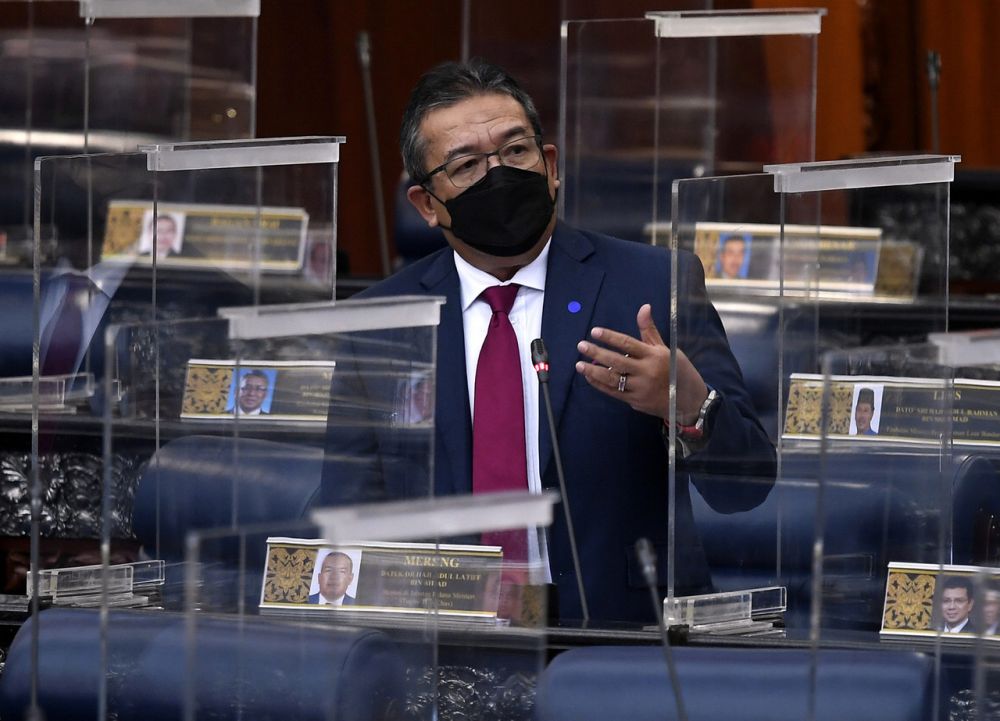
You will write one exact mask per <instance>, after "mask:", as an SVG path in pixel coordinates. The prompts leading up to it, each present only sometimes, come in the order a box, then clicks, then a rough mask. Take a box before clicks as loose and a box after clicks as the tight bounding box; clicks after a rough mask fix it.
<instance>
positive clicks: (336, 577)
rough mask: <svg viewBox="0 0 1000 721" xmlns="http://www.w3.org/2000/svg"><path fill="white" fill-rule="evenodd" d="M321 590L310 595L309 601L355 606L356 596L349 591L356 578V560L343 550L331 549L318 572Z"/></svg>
mask: <svg viewBox="0 0 1000 721" xmlns="http://www.w3.org/2000/svg"><path fill="white" fill-rule="evenodd" d="M316 580H317V585H318V586H319V590H318V591H317V592H316V593H312V594H310V595H309V603H318V604H326V605H329V606H353V605H354V596H350V595H348V593H347V589H348V588H350V587H351V582H352V581H353V580H354V562H353V561H351V557H350V556H348V555H347V554H346V553H343V552H342V551H330V552H329V553H328V554H326V556H325V557H324V558H323V561H322V562H321V564H320V567H319V573H317V574H316Z"/></svg>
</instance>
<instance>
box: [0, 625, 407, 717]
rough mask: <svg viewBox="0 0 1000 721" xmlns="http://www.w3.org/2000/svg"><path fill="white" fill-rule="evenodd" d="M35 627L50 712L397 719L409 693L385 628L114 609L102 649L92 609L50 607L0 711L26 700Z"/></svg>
mask: <svg viewBox="0 0 1000 721" xmlns="http://www.w3.org/2000/svg"><path fill="white" fill-rule="evenodd" d="M36 631H37V633H38V659H39V663H38V676H37V681H38V703H39V706H40V707H41V709H42V710H43V712H44V714H45V716H44V718H46V719H47V720H48V721H59V720H60V719H67V721H76V720H77V719H86V718H91V719H96V718H100V716H99V713H98V711H99V699H100V697H101V684H102V683H105V684H106V690H105V693H106V695H105V699H106V701H105V703H106V706H105V708H104V710H105V717H106V718H115V719H118V720H119V721H129V720H131V719H135V720H136V721H140V720H141V721H159V720H160V719H162V720H164V721H166V720H168V719H170V720H174V719H180V718H184V717H185V715H184V713H185V710H186V709H187V708H190V709H192V710H193V711H194V713H193V715H192V716H191V717H192V718H212V719H219V720H220V721H221V720H225V719H234V720H235V719H240V718H252V719H258V720H261V721H264V720H267V719H275V721H277V720H278V719H281V720H282V721H283V720H284V719H297V720H303V721H304V720H306V719H315V720H316V721H322V720H326V719H337V720H338V721H341V720H343V721H348V720H352V721H354V720H356V721H368V720H373V721H374V720H376V719H388V718H393V717H394V715H395V714H398V712H399V707H400V705H401V704H402V703H403V699H404V698H405V690H404V688H405V670H404V662H403V655H402V654H401V653H400V649H399V648H398V647H397V645H396V644H395V643H394V642H393V641H391V640H390V639H389V638H388V637H387V636H386V635H385V634H383V633H381V632H378V631H372V630H367V629H359V628H350V627H342V626H340V627H332V626H318V625H315V624H311V625H302V624H300V625H296V624H291V623H282V622H274V621H268V620H265V619H261V618H247V617H240V616H231V617H226V616H212V615H203V614H198V615H195V616H185V615H184V614H178V613H171V612H166V611H127V610H115V609H112V610H110V611H108V615H107V625H106V635H105V636H104V637H105V638H106V643H107V655H106V656H104V657H102V646H101V638H102V624H101V614H100V612H99V611H98V610H96V609H57V608H52V609H49V610H45V611H43V612H42V613H41V614H39V616H38V617H37V619H30V620H29V621H28V622H26V623H25V624H24V625H23V626H22V627H21V629H20V631H19V632H18V634H17V636H16V637H15V638H14V642H13V644H12V645H11V648H10V651H9V653H8V656H7V662H6V668H5V671H4V673H3V675H2V676H0V717H2V718H3V719H4V721H20V719H22V718H26V716H25V712H26V709H27V708H28V705H29V702H30V692H31V636H32V634H33V633H34V632H36Z"/></svg>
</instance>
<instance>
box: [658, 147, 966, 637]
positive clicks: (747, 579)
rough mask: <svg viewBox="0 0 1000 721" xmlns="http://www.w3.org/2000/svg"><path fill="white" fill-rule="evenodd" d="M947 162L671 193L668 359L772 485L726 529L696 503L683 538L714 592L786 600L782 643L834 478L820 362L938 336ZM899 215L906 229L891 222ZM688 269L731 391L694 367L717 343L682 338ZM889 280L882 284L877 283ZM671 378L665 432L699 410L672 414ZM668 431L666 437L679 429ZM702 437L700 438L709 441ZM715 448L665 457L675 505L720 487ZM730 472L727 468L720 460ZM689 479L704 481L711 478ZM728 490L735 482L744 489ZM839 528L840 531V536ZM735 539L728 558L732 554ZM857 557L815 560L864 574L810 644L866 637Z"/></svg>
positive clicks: (800, 599)
mask: <svg viewBox="0 0 1000 721" xmlns="http://www.w3.org/2000/svg"><path fill="white" fill-rule="evenodd" d="M955 161H956V158H954V157H952V156H905V157H899V158H885V159H877V160H859V161H844V162H840V163H816V164H803V165H793V166H774V167H768V168H767V170H768V172H767V173H765V174H761V175H748V176H731V177H722V178H700V179H690V180H680V181H676V182H675V183H674V192H673V200H674V209H673V216H674V218H673V226H672V227H673V233H672V235H673V241H674V243H673V249H674V259H675V262H674V265H673V267H674V268H675V269H676V270H675V277H674V278H672V279H671V280H672V284H671V287H672V288H674V289H675V291H674V292H673V293H672V294H671V303H672V312H671V326H672V327H671V328H670V340H669V344H670V346H671V350H672V353H673V355H674V357H675V358H676V357H677V354H678V351H683V352H684V353H685V354H686V355H687V356H688V358H689V359H690V360H691V361H692V362H693V365H694V367H695V368H696V369H698V370H699V372H700V373H701V375H702V377H703V379H704V381H705V382H706V384H707V385H708V386H710V387H712V388H714V389H715V390H717V391H719V393H720V395H722V396H723V398H724V401H723V405H722V406H721V407H720V409H719V410H718V411H716V412H717V413H718V414H719V415H718V416H717V422H719V420H718V419H721V420H722V421H723V422H724V423H726V425H724V426H719V427H720V428H723V429H724V431H723V432H724V434H725V436H726V437H727V439H728V440H729V441H730V442H731V441H732V439H733V437H734V434H733V432H734V428H743V429H744V430H745V429H747V428H751V429H752V428H755V426H754V425H753V424H752V423H751V422H750V421H747V420H745V419H744V423H743V425H742V426H735V427H734V426H733V425H732V418H731V417H727V416H725V415H723V414H722V409H723V408H725V407H726V406H727V405H728V406H730V410H732V408H734V407H737V408H741V409H742V408H746V407H750V408H753V409H754V411H755V413H756V415H757V416H758V417H759V418H760V419H761V420H762V422H763V424H764V428H765V429H766V433H767V435H768V436H769V437H770V439H771V441H772V442H774V443H775V445H776V447H777V451H778V454H777V464H776V468H775V469H773V470H772V474H771V477H772V478H776V480H775V485H774V487H773V488H772V489H771V490H770V493H769V494H768V495H767V497H766V499H765V500H764V501H763V502H762V503H760V504H759V505H758V506H756V507H753V508H747V509H741V510H744V511H745V512H744V513H743V514H742V515H741V514H737V515H732V516H728V517H726V516H722V515H720V514H719V513H717V512H716V511H718V510H722V509H721V508H713V507H714V506H716V505H717V504H716V503H713V499H712V498H711V497H709V496H707V495H704V494H702V495H703V496H704V498H701V497H695V498H694V499H693V504H694V516H695V519H694V520H695V524H696V525H698V526H699V528H700V530H701V531H702V539H703V543H704V545H705V548H706V553H707V556H708V560H709V566H710V568H711V571H712V578H713V582H714V585H715V587H716V588H717V589H718V590H721V591H738V590H741V589H743V588H746V587H747V586H749V585H753V586H760V585H772V584H773V585H783V586H787V588H788V609H787V613H786V617H785V622H786V625H787V626H788V628H790V629H795V628H797V629H799V630H800V631H802V632H804V631H805V630H806V629H808V628H809V627H810V612H811V606H812V603H813V602H814V599H815V600H818V596H816V595H814V594H813V591H812V586H813V584H814V583H816V582H819V581H820V580H821V579H822V576H821V575H818V574H816V573H814V569H813V564H812V554H813V550H812V549H813V547H814V546H813V542H814V537H813V533H812V526H811V525H810V524H811V522H810V521H808V520H804V519H810V518H812V519H815V518H817V515H816V514H817V513H818V512H819V511H818V510H817V506H818V504H819V503H820V502H821V500H822V498H821V496H822V493H821V491H822V490H823V478H824V476H823V472H824V468H826V467H827V466H829V467H830V468H833V469H838V470H839V469H842V468H843V467H844V465H843V463H841V461H840V460H830V457H828V455H827V454H826V453H825V452H824V449H825V448H826V446H825V445H824V443H823V434H822V429H821V427H820V422H821V420H822V418H823V415H822V413H823V406H822V403H821V401H822V394H821V393H819V392H818V391H817V390H816V389H817V388H821V387H822V373H823V368H822V366H821V359H822V357H823V356H824V354H825V353H827V352H828V351H831V350H836V349H837V348H838V347H841V348H843V347H850V346H858V347H861V348H862V352H863V348H864V347H865V346H873V345H877V344H879V343H880V342H884V339H885V338H886V337H887V335H888V334H889V333H893V334H894V338H893V340H903V341H907V340H911V339H916V340H920V339H923V338H926V336H927V334H929V333H932V332H938V331H942V330H944V329H945V328H946V327H947V303H948V296H947V287H948V284H947V278H948V274H947V264H946V259H947V257H948V251H947V248H948V235H947V229H948V203H947V199H948V186H949V182H950V179H951V173H952V170H953V165H954V162H955ZM900 208H902V209H904V210H905V213H907V216H906V217H907V218H908V219H910V222H907V223H898V222H897V220H896V219H895V213H896V212H899V209H900ZM916 218H919V219H920V220H919V222H914V221H915V219H916ZM730 256H734V257H735V259H734V258H733V257H730ZM907 259H909V260H907ZM737 261H738V262H737ZM692 266H694V268H695V272H696V273H697V274H701V273H704V275H705V277H706V285H707V293H708V296H709V297H710V298H711V299H712V300H713V301H714V307H715V309H716V310H717V311H718V312H719V314H720V315H721V319H722V325H723V326H724V327H725V331H726V334H727V336H728V342H729V346H730V348H731V349H732V351H733V353H734V354H735V359H736V362H737V363H738V364H739V366H740V369H741V371H742V382H741V383H739V384H738V385H736V386H732V387H727V385H726V384H729V383H731V379H729V378H726V377H725V376H724V375H720V374H719V370H720V367H721V366H720V365H719V363H717V362H716V363H712V362H709V361H708V360H706V358H707V356H706V353H705V349H706V348H707V347H709V346H710V344H709V343H708V341H709V340H710V339H712V338H713V337H714V336H713V333H714V331H713V330H712V328H711V326H710V325H707V324H703V325H702V326H700V327H699V326H696V325H692V319H691V317H690V314H691V312H692V307H696V306H697V302H698V301H697V298H698V297H699V295H698V293H700V292H702V291H699V290H698V288H699V286H698V284H697V283H696V282H695V283H694V284H692V282H691V281H690V275H691V267H692ZM888 278H894V279H895V280H894V282H893V283H889V282H888V280H887V279H888ZM692 289H694V293H695V294H694V295H692ZM710 315H713V314H711V313H710ZM693 329H694V330H696V332H695V334H694V335H692V330H693ZM697 333H703V334H704V335H703V336H698V335H697ZM675 365H680V364H675ZM672 372H673V369H672ZM682 373H683V367H682V369H681V370H678V371H677V374H678V375H677V376H675V377H674V378H672V379H671V380H672V381H673V382H674V383H675V384H676V385H675V386H673V387H672V395H671V399H672V406H671V409H670V412H671V414H672V415H671V420H673V421H675V422H678V421H679V422H680V423H681V424H682V425H687V424H689V423H690V422H691V419H692V418H693V416H692V415H691V414H692V413H693V411H694V410H696V409H694V408H692V407H690V404H688V406H687V407H683V408H682V407H681V406H677V405H676V404H677V403H682V402H683V398H684V390H685V389H684V383H685V382H688V383H689V382H690V380H688V381H684V380H683V379H684V378H685V376H684V375H683V374H682ZM689 387H690V386H689ZM734 388H735V390H734ZM682 414H686V415H687V419H685V418H684V415H682ZM672 428H673V429H674V431H676V429H677V428H678V426H677V425H676V423H675V424H674V425H673V426H672ZM714 433H715V429H714V428H713V441H714ZM673 435H674V437H675V438H676V432H674V433H673ZM713 441H710V442H709V444H708V446H707V447H706V448H705V449H704V450H702V451H700V452H699V453H700V454H708V455H705V456H701V455H692V456H691V457H690V458H688V459H684V458H683V453H684V452H685V449H684V448H683V446H682V445H677V446H675V447H676V449H677V453H676V455H675V465H674V474H673V475H672V476H671V486H670V491H671V496H672V498H673V500H674V502H675V503H680V504H682V503H683V501H684V499H685V497H686V496H687V495H688V489H687V487H686V486H687V483H688V474H689V473H690V474H691V479H692V481H693V482H694V485H695V487H696V488H697V489H698V490H699V491H702V486H701V485H700V484H703V485H707V486H711V484H712V483H713V482H715V481H718V480H720V476H719V472H718V471H717V470H713V469H714V468H717V467H718V466H719V463H718V460H719V459H718V458H715V457H712V451H713V445H712V443H713ZM716 442H717V441H716ZM747 457H748V458H752V457H753V456H752V455H749V456H747ZM729 458H731V459H732V458H738V455H736V454H734V452H733V451H732V450H730V451H729ZM900 463H902V462H900ZM900 467H902V466H900ZM692 470H696V471H702V470H707V472H708V475H709V478H708V479H705V478H699V474H698V472H695V473H691V471H692ZM856 472H857V473H859V474H860V473H861V472H862V471H861V470H859V469H856ZM886 472H887V471H886ZM880 473H882V471H880ZM734 475H735V476H736V478H737V480H742V481H745V480H747V479H748V478H749V477H750V476H752V474H750V473H747V472H737V473H735V474H734ZM723 477H724V476H723ZM872 483H873V484H874V485H875V486H878V485H879V484H882V485H883V486H884V483H883V482H882V481H872ZM847 487H848V491H851V490H852V489H853V488H854V486H853V485H851V484H850V483H848V484H847ZM935 488H936V486H935ZM883 490H884V489H883ZM872 492H873V493H875V491H872ZM886 492H887V491H886ZM733 493H736V491H735V489H733ZM863 495H864V494H863V493H861V494H860V495H859V496H858V497H859V498H861V497H862V496H863ZM880 498H881V497H880ZM681 507H682V506H681V505H678V506H677V508H678V509H679V508H681ZM861 507H862V508H868V509H869V510H870V509H871V508H872V507H873V506H871V505H870V504H869V505H868V506H864V505H863V504H862V505H861ZM849 518H853V519H855V523H861V521H863V520H864V519H865V515H864V514H862V513H860V511H859V512H856V513H855V515H854V516H851V517H849ZM868 520H869V521H871V520H872V519H868ZM840 521H841V523H840V525H839V526H838V527H842V526H844V523H843V522H842V521H843V519H840ZM875 521H877V522H878V523H879V524H881V520H880V519H875ZM866 522H867V521H866ZM868 528H869V529H870V524H869V526H868ZM723 529H726V532H727V535H726V536H725V538H726V539H727V540H726V541H725V543H718V542H716V541H715V540H713V536H717V535H720V534H721V533H722V531H723ZM676 532H677V529H676V528H675V529H674V533H675V537H676ZM866 533H867V531H861V530H859V531H858V534H859V535H858V537H857V538H855V539H854V542H855V543H856V544H858V545H863V544H864V543H865V541H864V540H863V539H864V538H865V535H864V534H866ZM729 534H732V535H729ZM847 535H849V534H847ZM734 536H735V537H737V538H738V539H739V541H740V542H737V543H734V542H733V537H734ZM720 537H721V536H720ZM870 540H871V541H872V542H873V543H874V542H875V540H876V539H874V538H872V539H870ZM848 545H850V544H848ZM868 550H869V551H870V553H869V554H868V555H867V556H865V555H864V553H862V552H861V551H857V552H855V551H851V550H850V549H848V550H844V551H843V552H840V553H836V554H832V555H833V556H836V558H832V557H830V554H828V558H827V560H828V561H829V562H830V563H831V564H833V565H834V566H836V567H837V568H838V572H842V573H844V574H847V575H849V574H857V573H860V571H859V570H858V569H859V568H861V566H864V568H865V569H867V570H866V571H865V573H868V574H869V575H868V576H867V577H866V578H868V582H869V586H868V587H867V589H866V593H867V595H863V594H862V593H861V591H860V590H859V591H858V593H859V596H858V598H857V599H855V600H856V601H857V603H856V604H855V605H854V606H851V607H850V608H847V607H846V606H845V607H844V608H842V609H841V612H840V616H839V618H838V617H837V616H836V615H835V614H832V613H831V614H827V615H821V616H820V617H819V619H820V620H819V623H820V624H821V628H823V629H825V628H826V625H829V626H832V627H844V625H845V624H848V625H849V624H850V623H853V624H854V626H853V627H855V628H865V629H867V630H868V631H869V632H870V631H872V630H877V628H874V627H875V624H876V622H877V619H878V613H879V611H880V607H879V608H876V606H878V604H879V603H880V599H879V598H875V597H873V596H872V595H871V592H872V590H873V589H874V588H875V586H877V584H878V582H879V581H880V580H881V579H882V578H884V576H877V575H875V574H878V573H879V571H878V568H877V567H876V566H877V563H876V562H875V561H873V560H872V558H873V557H874V555H876V554H875V552H874V551H873V550H872V549H868ZM683 553H684V549H682V548H681V547H680V546H677V545H676V544H675V548H674V554H675V564H674V565H675V566H676V567H677V573H683V572H684V570H683V568H682V564H683V562H684V558H685V556H684V555H680V556H679V558H678V554H683ZM879 559H881V556H879ZM879 562H881V560H880V561H879ZM837 564H840V565H839V566H837ZM852 564H855V565H854V566H852ZM865 564H867V565H865ZM855 566H857V567H855ZM862 606H864V607H865V608H866V609H867V611H866V612H865V613H862V612H861V610H859V609H860V608H861V607H862ZM845 608H846V609H847V610H844V609H845ZM872 613H874V614H875V615H874V616H872ZM824 624H826V625H824Z"/></svg>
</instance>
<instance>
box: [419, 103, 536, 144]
mask: <svg viewBox="0 0 1000 721" xmlns="http://www.w3.org/2000/svg"><path fill="white" fill-rule="evenodd" d="M420 132H421V135H422V136H423V139H424V141H425V142H426V143H427V150H428V152H429V153H430V154H432V155H433V154H440V155H441V156H444V155H448V154H450V153H453V152H454V151H455V150H456V149H462V148H469V149H470V152H475V149H476V146H483V147H486V146H487V145H496V144H498V143H502V142H503V141H504V140H507V139H509V137H510V134H511V133H515V132H531V123H530V122H529V120H528V114H527V113H526V112H525V111H524V107H523V106H522V105H521V103H519V102H518V101H517V100H515V99H514V98H513V97H511V96H509V95H500V94H496V93H491V94H487V95H474V96H472V97H470V98H466V99H464V100H460V101H459V102H457V103H455V104H454V105H449V106H446V107H442V108H435V109H434V110H431V111H430V112H429V113H427V115H426V116H424V119H423V121H422V122H421V124H420Z"/></svg>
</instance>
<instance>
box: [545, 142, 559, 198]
mask: <svg viewBox="0 0 1000 721" xmlns="http://www.w3.org/2000/svg"><path fill="white" fill-rule="evenodd" d="M542 154H543V155H544V156H545V166H546V168H548V173H549V177H550V178H552V184H553V187H556V188H558V187H559V185H560V182H559V149H558V148H556V146H554V145H552V144H551V143H546V144H545V145H543V146H542Z"/></svg>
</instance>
